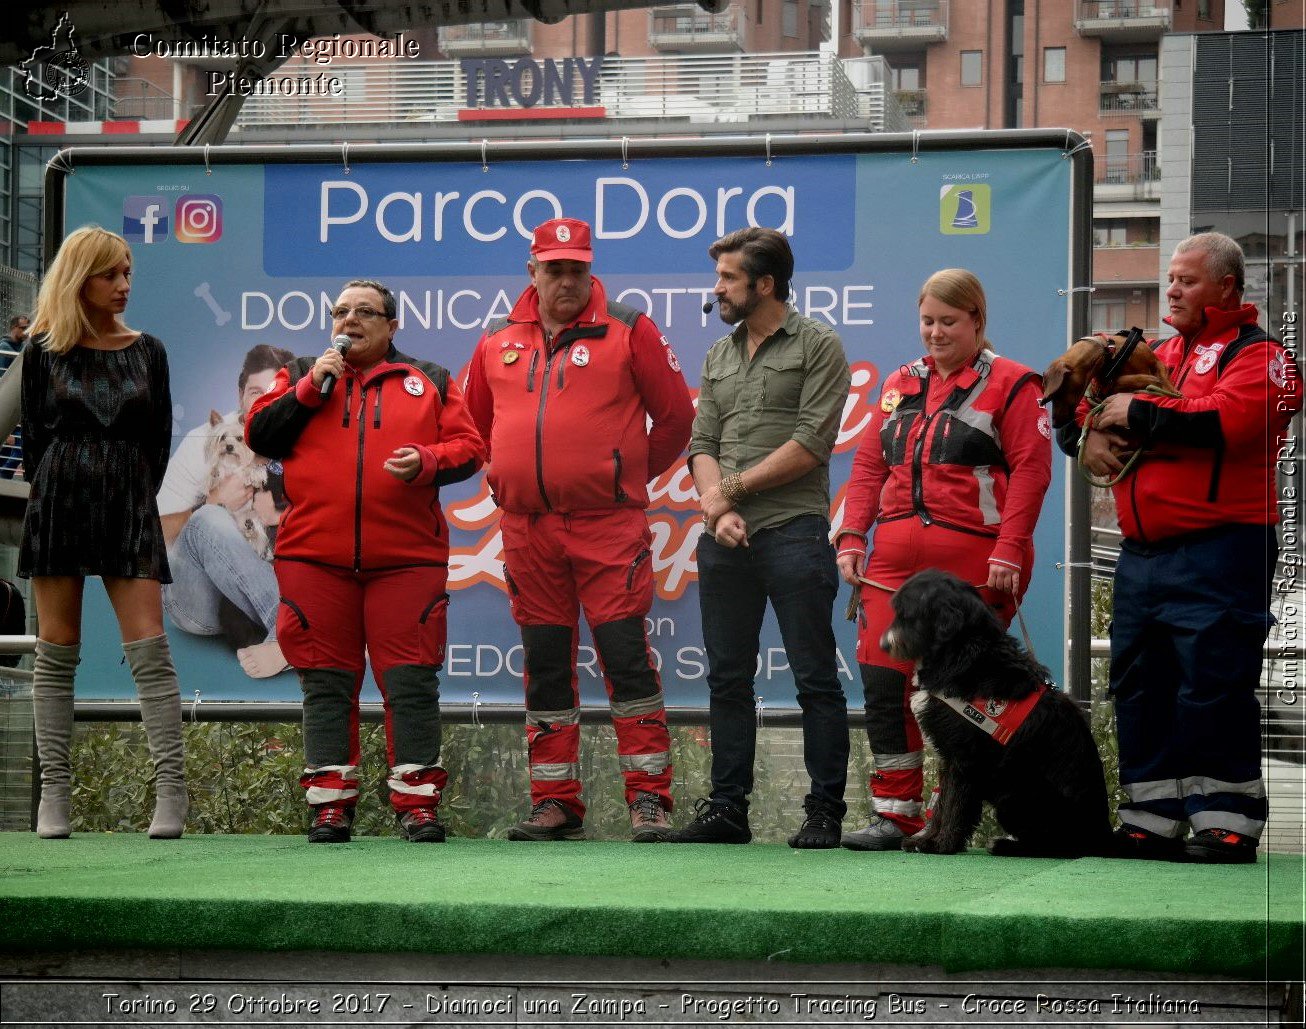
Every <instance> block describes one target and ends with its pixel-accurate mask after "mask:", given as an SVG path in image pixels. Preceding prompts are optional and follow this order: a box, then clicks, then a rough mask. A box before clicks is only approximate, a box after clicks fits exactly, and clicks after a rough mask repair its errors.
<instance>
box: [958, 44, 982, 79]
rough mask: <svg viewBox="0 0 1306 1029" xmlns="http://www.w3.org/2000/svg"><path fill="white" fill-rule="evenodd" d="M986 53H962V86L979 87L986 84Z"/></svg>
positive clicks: (977, 51) (964, 51) (978, 51)
mask: <svg viewBox="0 0 1306 1029" xmlns="http://www.w3.org/2000/svg"><path fill="white" fill-rule="evenodd" d="M983 62H984V51H983V50H963V51H962V52H961V84H962V85H963V86H979V85H982V84H983V82H984V72H983V68H984V63H983Z"/></svg>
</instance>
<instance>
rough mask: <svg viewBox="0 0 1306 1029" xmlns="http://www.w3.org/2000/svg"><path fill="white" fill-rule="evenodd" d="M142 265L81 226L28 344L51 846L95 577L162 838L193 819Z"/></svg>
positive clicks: (25, 555) (31, 564)
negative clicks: (170, 629) (140, 730)
mask: <svg viewBox="0 0 1306 1029" xmlns="http://www.w3.org/2000/svg"><path fill="white" fill-rule="evenodd" d="M131 271H132V258H131V250H130V249H129V248H128V246H127V242H126V241H125V240H124V239H123V238H122V237H121V236H117V235H114V234H113V233H112V232H107V231H105V230H104V229H101V228H99V227H97V226H86V227H83V228H80V229H78V230H76V231H75V232H73V233H72V234H71V235H69V236H68V238H67V239H65V240H64V242H63V245H62V246H61V247H60V248H59V254H58V256H57V257H56V258H55V259H54V262H53V263H52V264H51V265H50V268H49V270H48V271H47V273H46V276H45V280H44V282H43V283H42V285H41V292H40V296H39V297H38V299H37V307H36V317H35V318H34V319H33V321H32V334H31V338H30V339H29V340H28V342H27V345H26V347H25V348H24V350H23V403H22V424H23V461H24V465H25V467H26V468H27V476H28V480H29V481H30V482H31V498H30V499H29V501H28V504H27V515H26V518H25V519H24V521H23V540H22V545H21V548H20V551H19V560H18V573H19V574H20V575H22V576H24V577H27V578H30V579H31V580H32V593H33V594H34V596H35V599H36V616H37V622H38V628H39V632H40V635H39V638H38V639H37V643H36V664H35V667H34V684H33V687H34V688H33V700H34V706H35V724H36V746H37V754H38V756H39V758H40V761H41V804H40V808H39V809H38V813H37V829H36V831H37V834H38V835H39V836H42V837H44V838H46V839H62V838H65V837H67V836H68V834H69V832H70V827H69V796H70V793H71V788H72V768H71V764H70V761H69V747H70V743H71V737H72V727H73V675H74V673H75V671H76V669H77V663H78V661H79V660H80V655H81V626H82V594H83V591H84V589H85V585H86V577H87V576H94V575H98V576H100V578H101V579H102V580H103V581H104V588H105V592H106V593H108V595H109V601H110V603H112V605H113V610H114V614H115V615H116V616H117V618H118V626H119V628H120V629H121V631H122V639H123V651H124V653H125V654H126V658H127V664H128V665H129V666H130V668H131V673H132V678H133V679H134V680H135V681H136V691H137V693H138V695H139V696H140V704H141V721H142V722H144V723H145V733H146V737H147V739H148V740H149V745H150V755H151V757H152V758H153V759H154V770H155V777H154V784H155V805H154V818H153V821H152V822H151V823H150V836H151V837H154V838H161V839H175V838H176V837H178V836H180V835H181V833H182V828H183V826H184V824H185V821H186V810H187V799H186V784H185V779H184V776H183V751H182V740H181V696H180V693H179V691H178V684H177V675H176V672H175V671H174V670H173V665H172V656H171V653H170V652H169V650H168V638H167V636H165V635H164V632H163V604H162V595H161V590H160V585H159V584H160V583H161V582H170V581H171V576H170V575H169V573H168V558H167V553H166V551H165V549H164V544H163V532H162V529H161V528H160V525H159V515H158V508H157V506H156V504H155V499H154V498H155V494H156V493H157V492H158V489H159V483H160V482H161V481H162V478H163V470H164V466H165V465H166V464H167V460H168V451H169V449H170V447H171V443H172V397H171V393H170V392H169V388H168V359H167V355H166V354H165V353H164V350H163V344H162V343H160V342H159V341H158V340H157V339H155V338H154V337H153V336H150V335H148V334H146V333H142V332H137V331H136V330H135V329H129V328H128V327H127V326H126V325H125V324H124V322H123V320H122V313H123V311H124V309H125V308H126V307H127V297H128V294H129V293H130V292H131Z"/></svg>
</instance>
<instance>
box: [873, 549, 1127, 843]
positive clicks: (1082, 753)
mask: <svg viewBox="0 0 1306 1029" xmlns="http://www.w3.org/2000/svg"><path fill="white" fill-rule="evenodd" d="M893 612H894V616H895V617H894V620H893V623H892V624H891V625H890V626H889V628H888V629H887V630H886V631H885V634H884V638H883V639H882V640H881V641H880V645H881V646H882V647H883V648H884V649H885V650H886V651H888V652H889V653H890V654H892V655H893V656H894V657H896V658H899V659H902V660H909V661H916V662H917V667H916V676H917V681H918V683H919V686H920V692H918V693H916V694H915V695H914V696H913V697H912V710H913V712H915V714H916V719H917V721H918V722H919V723H920V727H921V731H922V732H923V733H924V735H925V736H926V738H927V739H928V740H929V741H930V743H931V744H933V746H934V748H935V749H936V750H937V751H938V752H939V756H940V757H941V758H942V761H943V768H942V776H941V780H940V783H941V791H940V796H939V800H938V803H937V805H936V807H935V810H934V814H933V817H932V818H931V819H930V820H929V821H928V822H927V823H926V825H925V828H924V830H922V831H921V832H919V833H917V834H916V835H915V836H911V837H909V838H908V839H906V840H904V841H903V849H904V850H918V851H922V852H923V853H927V854H955V853H957V852H958V851H960V850H962V849H963V848H964V847H965V846H966V845H967V843H968V842H969V840H970V836H971V833H973V832H974V831H975V827H976V826H977V825H978V824H979V820H980V815H981V813H982V809H983V802H984V801H986V800H987V801H988V802H989V803H991V804H992V805H993V808H994V811H995V812H996V814H997V817H998V822H999V823H1000V824H1001V825H1002V828H1003V829H1005V830H1006V831H1007V832H1008V833H1010V834H1011V836H1010V837H1009V838H1006V839H1000V840H996V841H994V843H993V845H992V846H991V847H990V848H989V851H990V853H993V854H1000V855H1015V856H1024V857H1081V856H1084V855H1089V854H1105V853H1106V852H1107V849H1108V845H1109V841H1110V833H1111V827H1110V815H1109V812H1108V805H1107V796H1106V782H1105V779H1104V776H1103V774H1102V760H1101V758H1100V757H1099V756H1098V753H1097V746H1096V745H1095V744H1094V742H1093V737H1092V735H1091V734H1090V732H1089V729H1088V723H1087V721H1086V720H1085V718H1084V715H1083V713H1082V712H1081V711H1080V710H1079V708H1078V707H1077V706H1076V705H1075V703H1074V701H1072V700H1071V699H1070V698H1069V697H1067V696H1066V695H1065V694H1063V693H1061V692H1060V691H1058V690H1057V689H1055V688H1053V687H1052V686H1051V685H1050V678H1049V676H1048V672H1047V669H1045V668H1043V667H1042V666H1041V665H1040V664H1038V663H1037V662H1036V661H1034V660H1033V658H1031V657H1030V656H1029V655H1028V654H1026V653H1025V651H1024V650H1022V649H1021V648H1020V645H1019V644H1018V643H1017V642H1016V641H1015V640H1014V639H1012V638H1011V637H1010V636H1009V635H1007V633H1006V631H1005V630H1004V629H1003V628H1002V625H1001V624H1000V623H999V622H998V619H997V617H996V616H995V615H994V614H993V612H992V611H991V610H990V609H989V607H988V605H987V604H985V603H984V600H983V599H982V598H981V597H980V595H979V592H978V591H977V590H976V589H975V588H974V587H972V586H969V585H967V584H966V583H964V582H962V581H961V580H960V579H958V578H957V577H956V576H954V575H950V574H949V573H947V572H940V571H926V572H920V573H919V574H917V575H914V576H912V577H911V578H910V579H908V580H907V582H906V583H905V584H904V585H903V586H902V588H901V589H899V590H898V591H897V593H895V594H894V597H893ZM949 700H951V701H952V702H953V706H950V705H949V703H947V701H949ZM1022 701H1024V702H1026V704H1025V706H1028V705H1030V704H1032V707H1030V708H1029V711H1028V714H1027V715H1026V716H1025V718H1024V720H1023V721H1022V722H1020V724H1019V728H1016V729H1015V731H1014V732H1011V726H1010V724H1004V722H1006V719H1005V718H1004V716H1005V715H1010V714H1011V713H1012V712H1013V711H1014V712H1016V713H1019V711H1020V709H1021V707H1022V704H1021V702H1022ZM985 726H987V727H988V728H987V729H986V728H985ZM1008 735H1009V738H1008V739H1007V741H1006V742H1005V743H1001V742H999V739H1002V738H1003V737H1006V736H1008Z"/></svg>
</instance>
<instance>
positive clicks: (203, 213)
mask: <svg viewBox="0 0 1306 1029" xmlns="http://www.w3.org/2000/svg"><path fill="white" fill-rule="evenodd" d="M175 215H176V219H177V220H176V228H175V229H174V230H173V234H174V235H175V236H176V238H177V242H178V243H216V242H217V241H218V240H220V239H221V238H222V197H218V196H212V195H211V194H206V193H195V194H192V195H191V196H184V197H181V198H179V199H178V200H177V207H176V211H175Z"/></svg>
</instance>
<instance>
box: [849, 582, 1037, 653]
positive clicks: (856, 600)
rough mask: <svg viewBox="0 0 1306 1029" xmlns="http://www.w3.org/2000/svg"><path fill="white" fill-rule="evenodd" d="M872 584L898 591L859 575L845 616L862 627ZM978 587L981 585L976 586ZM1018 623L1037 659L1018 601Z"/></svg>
mask: <svg viewBox="0 0 1306 1029" xmlns="http://www.w3.org/2000/svg"><path fill="white" fill-rule="evenodd" d="M863 586H870V587H872V588H873V589H877V590H883V591H884V592H885V593H897V592H898V591H897V589H896V588H895V587H893V586H886V585H885V584H884V583H882V582H876V581H875V580H874V579H868V578H866V576H864V575H859V576H857V584H856V585H855V586H853V589H852V595H851V596H850V597H849V598H848V606H847V608H845V609H844V615H843V616H844V618H845V619H846V620H847V621H849V622H856V623H857V624H858V625H859V626H860V627H862V628H865V627H866V621H865V615H864V614H863V612H862V587H863ZM975 588H976V589H980V588H981V587H979V586H976V587H975ZM1016 624H1018V625H1019V626H1020V635H1021V636H1022V637H1023V638H1024V640H1025V649H1026V650H1027V651H1029V656H1030V657H1032V658H1033V659H1034V660H1035V661H1037V660H1038V654H1037V653H1035V651H1034V637H1032V636H1031V635H1030V634H1029V626H1028V625H1026V624H1025V612H1024V611H1023V610H1021V604H1020V602H1019V601H1017V602H1016Z"/></svg>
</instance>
